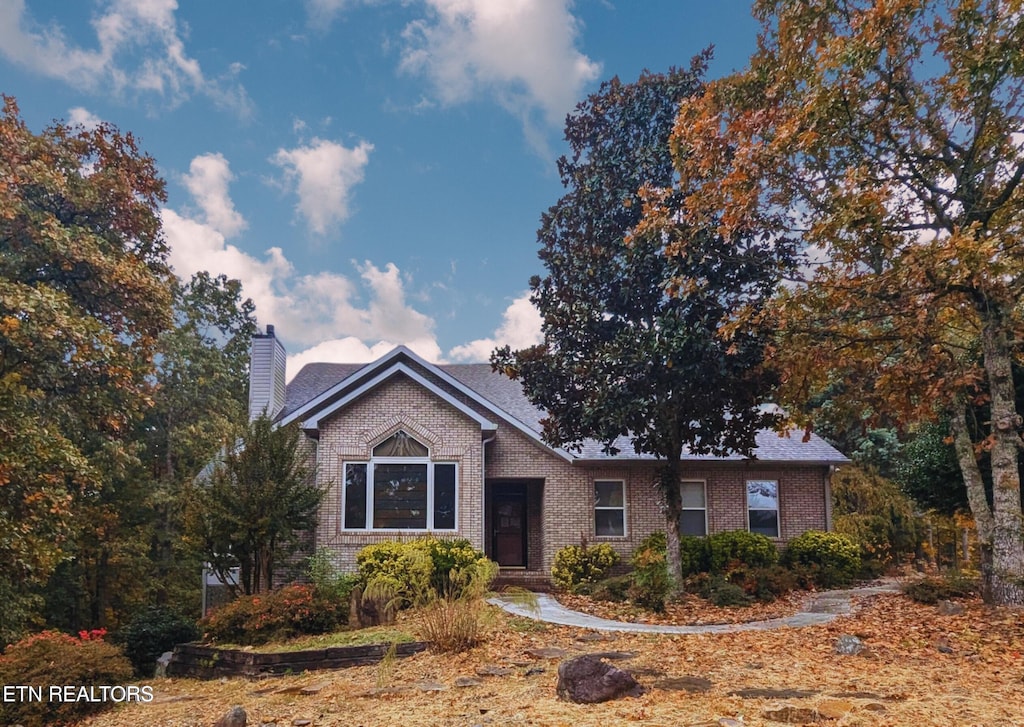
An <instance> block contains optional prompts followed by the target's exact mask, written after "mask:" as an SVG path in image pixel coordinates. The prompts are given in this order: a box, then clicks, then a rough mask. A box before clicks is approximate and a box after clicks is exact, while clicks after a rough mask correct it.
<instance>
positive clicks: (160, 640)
mask: <svg viewBox="0 0 1024 727" xmlns="http://www.w3.org/2000/svg"><path fill="white" fill-rule="evenodd" d="M198 638H199V628H198V627H197V626H196V622H195V621H193V620H192V619H190V618H186V617H184V616H182V615H181V614H179V613H178V612H177V611H175V610H173V609H171V608H168V607H167V606H150V607H148V608H146V609H144V610H143V611H140V612H139V613H137V614H136V615H135V616H134V617H133V618H132V620H131V621H129V622H128V624H127V625H126V626H125V627H124V628H122V629H121V630H120V631H119V632H118V633H117V642H118V643H119V644H121V646H122V648H123V649H124V653H125V656H127V657H128V660H129V661H131V663H132V667H133V668H134V669H135V675H136V676H139V677H151V676H153V670H154V669H155V668H156V660H157V659H158V658H159V657H160V655H161V654H163V653H164V652H165V651H171V650H172V649H173V648H174V646H175V644H183V643H186V642H188V641H195V640H196V639H198Z"/></svg>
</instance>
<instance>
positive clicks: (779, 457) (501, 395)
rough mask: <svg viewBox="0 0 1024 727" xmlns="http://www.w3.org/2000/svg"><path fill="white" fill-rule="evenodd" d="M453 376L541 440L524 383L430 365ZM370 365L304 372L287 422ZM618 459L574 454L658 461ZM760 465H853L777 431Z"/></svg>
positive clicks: (587, 445) (588, 449)
mask: <svg viewBox="0 0 1024 727" xmlns="http://www.w3.org/2000/svg"><path fill="white" fill-rule="evenodd" d="M430 365H431V366H436V368H438V369H440V370H441V371H443V372H444V373H446V374H448V375H449V376H451V377H452V378H454V379H455V380H457V381H458V382H459V383H461V384H462V385H463V386H465V387H467V388H469V389H471V390H472V391H474V392H475V393H476V394H477V395H479V396H480V397H482V398H483V399H485V400H487V401H488V402H489V403H490V404H491V405H493V408H494V412H495V413H496V414H498V415H500V416H502V417H503V418H505V419H516V420H518V421H519V422H521V423H522V424H524V425H526V426H527V427H528V428H530V429H532V430H533V431H534V432H537V433H538V434H539V433H540V432H541V424H540V422H541V419H543V417H544V411H543V410H542V409H539V408H538V407H535V406H534V405H533V404H531V403H530V401H529V399H527V398H526V395H525V394H524V393H523V389H522V387H521V386H520V384H519V382H518V381H514V380H512V379H510V378H508V377H507V376H505V375H504V374H502V373H498V372H495V371H492V370H491V366H490V364H482V363H478V364H430ZM365 366H367V364H329V363H314V364H307V365H306V366H304V367H303V368H302V369H301V370H300V371H299V372H298V373H297V374H296V375H295V377H294V378H293V379H292V380H291V382H290V383H289V384H288V387H287V391H286V395H285V405H284V409H283V410H282V412H281V417H284V416H287V415H288V414H290V413H291V412H293V411H295V410H296V409H298V408H299V407H301V406H302V405H303V404H305V403H307V402H309V401H310V400H312V399H314V398H316V397H317V396H319V395H320V394H322V393H324V392H325V391H327V390H328V389H330V388H332V387H334V386H336V385H337V384H339V383H341V382H342V381H344V380H345V379H347V378H349V377H350V376H352V375H353V374H355V373H356V372H358V371H359V370H361V369H363V368H364V367H365ZM615 446H616V448H617V449H618V450H619V452H618V454H616V455H614V456H612V455H608V454H605V452H604V446H603V445H602V444H601V443H600V442H598V441H596V440H586V441H584V442H583V443H582V446H581V448H580V449H579V450H578V451H572V452H571V453H572V455H573V456H574V457H575V458H577V459H585V460H612V459H615V460H623V459H628V460H637V459H643V460H648V459H653V457H651V456H650V455H638V454H636V453H635V452H634V451H633V446H632V444H631V443H630V441H629V439H628V438H627V437H620V438H619V440H617V441H616V442H615ZM754 456H755V458H756V459H758V460H760V461H762V462H793V463H795V462H803V463H809V462H815V463H821V464H841V463H844V462H848V461H849V460H848V459H847V458H846V457H845V456H843V454H842V453H841V452H839V451H838V450H837V449H835V448H834V447H832V445H830V444H829V443H828V442H826V441H825V440H824V439H822V438H821V437H819V436H817V435H815V434H812V435H811V436H810V438H809V439H808V440H807V441H804V437H803V432H802V431H795V432H791V433H789V435H788V436H780V435H779V434H778V433H776V432H774V431H762V432H760V433H758V435H757V448H756V449H755V450H754ZM683 459H685V460H691V461H694V460H696V461H709V462H710V461H742V460H743V459H744V457H741V456H739V455H731V456H728V457H712V456H708V455H693V454H688V453H684V454H683Z"/></svg>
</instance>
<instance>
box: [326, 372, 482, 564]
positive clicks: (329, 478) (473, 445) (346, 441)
mask: <svg viewBox="0 0 1024 727" xmlns="http://www.w3.org/2000/svg"><path fill="white" fill-rule="evenodd" d="M399 429H404V430H405V431H406V432H408V433H409V434H410V435H411V436H413V437H414V438H416V439H418V440H419V441H421V442H422V443H423V444H425V445H427V447H428V448H429V449H430V457H431V459H432V460H434V461H438V462H455V463H456V464H457V472H458V485H457V487H458V492H457V503H458V506H457V518H458V519H457V522H456V529H457V534H458V535H460V536H462V537H465V538H468V539H469V540H470V542H472V543H473V546H474V547H477V548H483V480H482V477H481V473H482V468H483V460H482V452H483V444H482V440H481V431H480V425H479V424H478V423H477V422H475V421H473V420H472V419H471V418H469V417H467V416H466V415H465V414H463V413H462V412H460V411H458V410H457V409H455V408H454V407H452V406H451V405H449V404H448V403H446V402H445V401H443V400H442V399H439V398H438V397H436V396H435V395H434V394H432V393H430V392H429V391H427V390H425V389H424V388H423V387H422V386H420V385H419V384H417V383H415V382H413V381H412V380H410V379H408V378H407V377H405V376H402V375H398V376H395V377H393V378H391V379H389V380H388V381H386V382H384V383H383V384H381V385H380V386H378V387H377V388H375V389H374V390H372V391H370V392H368V393H367V394H365V395H364V396H362V397H360V398H359V399H357V400H356V401H354V402H352V403H351V404H350V405H348V406H347V407H345V408H344V409H343V410H341V411H340V412H338V413H336V414H335V415H334V416H332V417H330V418H329V419H328V420H327V421H325V422H323V423H322V424H321V428H320V442H319V445H318V447H317V479H318V481H319V482H320V484H321V486H322V487H324V488H325V489H326V490H327V495H326V497H325V498H324V502H323V504H322V505H321V508H320V523H319V526H318V527H317V547H319V548H329V549H331V550H332V551H333V552H334V554H335V564H336V565H337V566H338V567H339V568H342V569H344V570H354V569H355V556H356V553H357V552H358V551H359V549H360V548H362V547H363V546H365V545H368V544H370V543H377V542H380V541H382V540H394V539H396V538H398V539H401V538H407V539H411V538H415V537H417V536H419V535H422V534H423V533H422V531H409V532H405V531H400V530H394V531H388V532H378V533H369V532H360V531H344V530H342V529H341V491H342V486H343V485H344V481H345V475H344V471H343V468H342V464H343V462H346V461H363V462H365V461H367V460H368V459H369V458H370V456H371V453H372V450H373V447H374V446H376V445H377V444H379V443H380V442H382V441H384V440H385V439H387V438H388V437H390V436H391V435H392V434H394V433H395V432H396V431H398V430H399Z"/></svg>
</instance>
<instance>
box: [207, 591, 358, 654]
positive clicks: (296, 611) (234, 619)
mask: <svg viewBox="0 0 1024 727" xmlns="http://www.w3.org/2000/svg"><path fill="white" fill-rule="evenodd" d="M347 615H348V608H347V605H346V604H339V603H338V602H337V601H335V600H333V599H330V598H324V597H322V596H318V595H317V593H316V590H315V589H314V588H313V586H308V585H300V586H285V587H284V588H279V589H278V590H276V591H270V592H269V593H261V594H259V595H256V596H241V597H240V598H237V599H235V600H234V601H232V602H231V603H228V604H226V605H224V606H221V607H220V608H218V609H217V610H216V611H214V612H213V613H212V614H210V616H208V617H207V618H205V619H203V620H202V621H201V622H200V627H201V628H202V629H203V633H204V634H205V637H206V639H207V640H209V641H214V642H221V643H235V644H265V643H267V642H268V641H277V640H283V639H289V638H293V637H295V636H306V635H314V634H323V633H327V632H329V631H333V630H334V629H335V628H337V627H338V625H339V624H340V623H342V622H343V620H344V618H345V617H347Z"/></svg>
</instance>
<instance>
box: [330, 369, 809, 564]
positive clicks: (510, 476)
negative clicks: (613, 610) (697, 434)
mask: <svg viewBox="0 0 1024 727" xmlns="http://www.w3.org/2000/svg"><path fill="white" fill-rule="evenodd" d="M435 382H436V383H437V384H438V385H440V386H445V385H444V383H443V382H441V381H440V380H436V379H435ZM451 395H452V396H453V397H455V398H456V399H458V400H460V401H461V402H463V403H465V404H468V405H469V406H471V407H472V408H474V409H476V410H477V411H479V412H480V413H482V414H484V415H485V416H486V417H487V418H489V419H491V420H495V419H496V418H495V415H494V414H493V412H488V411H486V410H485V409H483V408H482V407H480V406H479V405H478V404H476V403H475V402H473V401H472V400H470V399H469V398H468V397H466V396H464V395H462V394H460V393H458V392H455V391H453V392H451ZM497 423H498V431H497V432H496V433H495V434H494V438H493V441H491V442H490V443H489V444H487V445H486V451H485V448H484V445H483V443H482V437H481V430H480V425H479V424H478V423H477V422H475V421H473V420H472V419H471V418H470V417H467V416H466V415H465V414H463V413H462V412H460V411H458V410H457V409H456V408H454V407H452V406H451V405H450V404H448V403H447V402H445V401H444V400H442V399H440V398H438V397H437V396H435V395H434V394H432V393H430V392H429V391H427V390H425V389H423V388H422V387H421V386H420V385H418V384H416V383H415V382H413V381H412V380H410V379H408V378H406V377H405V376H401V375H399V376H396V377H394V378H392V379H390V380H388V381H387V382H385V383H383V384H382V385H380V386H379V387H377V388H375V389H374V390H373V391H371V392H368V393H367V394H365V395H364V396H362V397H360V398H359V399H357V400H356V401H354V402H352V403H351V404H350V405H348V406H347V407H345V409H343V410H342V411H340V412H338V413H337V414H335V415H334V416H333V417H331V418H330V419H328V420H327V421H326V422H324V423H323V424H322V427H321V431H320V441H319V444H318V446H317V447H316V458H317V465H318V475H317V476H318V481H319V482H320V483H321V485H322V486H323V487H325V488H326V489H327V495H326V497H325V499H324V503H323V505H322V507H321V513H320V524H319V527H318V529H317V539H316V542H317V547H321V548H330V549H331V550H333V552H334V553H335V562H336V564H337V565H338V566H339V567H341V568H343V569H345V570H352V569H354V567H355V555H356V552H357V551H358V550H359V549H360V548H362V547H363V546H364V545H367V544H370V543H375V542H379V541H381V540H388V539H394V538H396V537H398V538H403V537H404V538H413V537H416V536H418V535H420V534H421V532H419V531H415V532H407V533H406V532H402V531H388V532H385V533H367V532H359V531H343V530H341V519H340V516H341V487H342V485H343V483H344V473H343V469H342V463H343V462H345V461H366V460H367V459H369V457H370V455H371V451H372V449H373V447H374V446H375V445H376V444H378V443H379V442H381V441H383V440H385V439H387V438H388V437H390V436H391V435H392V434H393V433H394V432H395V431H397V430H398V429H404V430H405V431H407V432H408V433H409V434H410V435H412V436H413V437H415V438H417V439H419V440H420V441H421V442H423V443H424V444H426V445H427V446H428V447H429V448H430V453H431V458H432V459H434V460H435V461H445V462H456V463H457V464H458V521H457V534H458V535H460V536H462V537H466V538H468V539H469V540H470V541H471V542H472V543H473V545H474V546H475V547H478V548H481V549H486V548H485V546H486V542H485V540H486V536H485V533H484V478H486V480H487V481H489V482H494V481H502V480H505V481H509V480H520V481H522V480H528V481H530V484H529V493H530V497H529V499H528V502H529V503H530V504H531V512H530V514H529V520H530V522H531V523H532V524H533V527H531V528H530V531H529V540H528V560H529V567H530V570H531V571H537V570H539V571H543V572H544V573H547V572H550V569H551V563H552V559H553V558H554V554H555V552H556V551H557V550H558V549H560V548H562V547H564V546H566V545H572V544H577V543H579V542H580V538H581V537H583V538H586V540H587V541H588V542H591V543H594V542H608V543H610V544H611V545H612V546H613V547H615V549H616V550H617V551H618V552H619V553H620V554H621V555H622V556H623V558H624V559H626V558H628V557H629V555H630V553H631V552H632V550H633V549H634V548H635V547H636V545H637V544H638V543H639V542H640V540H642V539H643V538H644V537H645V536H646V535H648V534H650V533H651V532H653V531H655V530H664V529H665V518H664V515H663V514H662V511H661V499H660V497H659V496H658V493H657V490H656V488H655V485H654V483H655V482H656V479H657V471H656V465H655V464H654V463H653V462H629V463H608V464H582V463H577V464H572V463H570V462H567V461H566V460H564V459H563V458H561V457H559V456H558V455H557V454H555V453H553V452H552V451H551V450H549V449H547V448H546V447H544V446H543V445H541V444H540V443H538V442H537V441H536V440H534V439H532V438H530V437H529V436H527V435H526V434H524V433H522V432H520V431H519V430H517V429H516V428H515V427H514V426H512V425H511V424H509V423H507V422H504V421H502V420H500V419H498V420H497ZM827 472H828V470H827V468H826V467H808V466H793V467H778V466H770V465H765V464H761V463H749V462H748V463H717V464H708V463H698V464H694V465H684V467H683V471H682V478H683V479H687V480H703V481H704V482H705V483H706V493H707V506H708V513H707V517H708V529H709V532H711V533H714V532H719V531H722V530H736V529H746V527H747V512H746V494H745V493H746V485H745V483H746V481H747V480H748V479H771V480H777V481H778V482H779V511H780V512H779V519H780V530H781V532H780V536H781V537H780V538H779V540H778V542H779V543H780V544H781V543H784V542H785V541H786V540H788V539H789V538H792V537H794V536H796V535H798V534H799V533H801V532H803V531H804V530H807V529H810V528H817V529H825V527H826V524H827V512H826V497H827V495H826V488H825V481H826V477H827ZM597 479H610V480H622V481H624V482H625V487H626V513H625V521H626V534H625V535H624V536H622V537H602V538H598V537H596V536H595V535H594V509H593V504H594V480H597ZM538 503H539V512H538V511H537V504H538Z"/></svg>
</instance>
